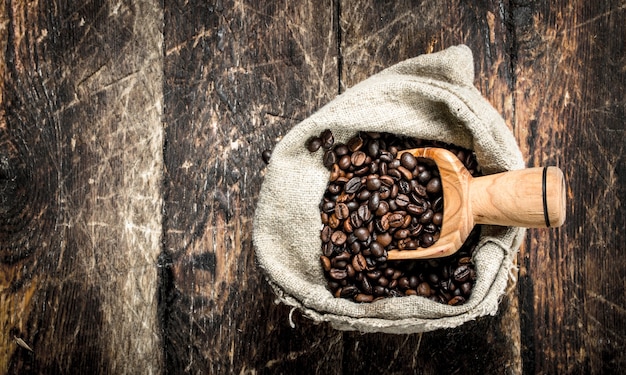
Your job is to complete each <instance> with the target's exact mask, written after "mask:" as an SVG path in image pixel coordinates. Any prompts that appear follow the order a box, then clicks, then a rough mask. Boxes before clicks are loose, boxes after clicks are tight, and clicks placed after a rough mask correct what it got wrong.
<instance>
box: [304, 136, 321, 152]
mask: <svg viewBox="0 0 626 375" xmlns="http://www.w3.org/2000/svg"><path fill="white" fill-rule="evenodd" d="M320 147H322V140H321V139H320V137H311V138H310V139H309V141H308V142H307V149H308V150H309V151H310V152H315V151H317V150H319V149H320Z"/></svg>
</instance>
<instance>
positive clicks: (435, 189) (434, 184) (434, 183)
mask: <svg viewBox="0 0 626 375" xmlns="http://www.w3.org/2000/svg"><path fill="white" fill-rule="evenodd" d="M426 192H427V193H429V194H437V193H439V192H441V180H440V179H439V178H438V177H435V178H433V179H431V180H430V181H428V185H426Z"/></svg>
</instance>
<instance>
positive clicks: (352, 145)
mask: <svg viewBox="0 0 626 375" xmlns="http://www.w3.org/2000/svg"><path fill="white" fill-rule="evenodd" d="M347 146H348V149H350V151H352V152H355V151H358V150H360V149H361V147H363V139H362V138H361V137H360V136H356V137H352V138H350V140H349V141H348V144H347Z"/></svg>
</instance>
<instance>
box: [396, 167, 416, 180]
mask: <svg viewBox="0 0 626 375" xmlns="http://www.w3.org/2000/svg"><path fill="white" fill-rule="evenodd" d="M398 172H400V174H401V175H402V178H404V180H403V181H411V180H412V179H413V173H411V171H410V170H408V169H407V168H405V167H403V166H399V167H398Z"/></svg>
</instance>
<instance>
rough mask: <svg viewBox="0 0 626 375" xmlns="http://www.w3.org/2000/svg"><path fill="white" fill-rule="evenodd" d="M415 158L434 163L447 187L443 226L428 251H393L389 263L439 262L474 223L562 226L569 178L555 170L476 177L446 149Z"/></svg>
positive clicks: (420, 150) (423, 150)
mask: <svg viewBox="0 0 626 375" xmlns="http://www.w3.org/2000/svg"><path fill="white" fill-rule="evenodd" d="M405 152H410V153H411V154H413V155H414V156H415V157H416V158H427V159H431V160H433V161H434V162H435V163H436V164H437V168H438V169H439V175H440V178H441V184H442V187H443V223H442V226H441V232H440V236H439V239H438V240H437V241H436V242H435V243H434V244H433V245H432V246H430V247H428V248H421V247H420V248H417V249H415V250H389V252H388V257H387V259H389V260H401V259H424V258H439V257H444V256H448V255H452V254H454V253H455V252H457V251H458V250H459V249H460V248H461V245H463V242H465V239H466V238H467V236H468V235H469V233H470V231H471V230H472V228H473V227H474V225H475V224H493V225H503V226H514V227H527V228H540V227H558V226H560V225H561V224H563V222H564V221H565V180H564V178H563V172H562V171H561V170H560V169H559V168H557V167H543V168H528V169H522V170H517V171H510V172H503V173H497V174H492V175H488V176H482V177H476V178H474V177H472V176H471V175H470V173H469V171H468V170H467V169H465V166H463V164H462V163H461V162H460V161H459V159H458V158H457V157H456V155H454V154H453V153H451V152H450V151H448V150H445V149H442V148H433V147H426V148H417V149H412V150H404V151H400V152H399V153H398V158H399V157H400V156H401V155H402V154H403V153H405Z"/></svg>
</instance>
